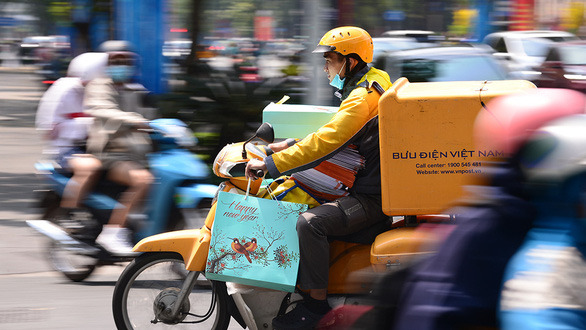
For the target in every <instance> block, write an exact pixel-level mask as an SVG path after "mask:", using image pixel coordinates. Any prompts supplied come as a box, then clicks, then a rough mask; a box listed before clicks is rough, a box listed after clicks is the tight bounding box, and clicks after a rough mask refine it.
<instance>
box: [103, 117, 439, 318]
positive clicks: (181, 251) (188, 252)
mask: <svg viewBox="0 0 586 330" xmlns="http://www.w3.org/2000/svg"><path fill="white" fill-rule="evenodd" d="M253 138H259V139H261V140H263V141H265V142H267V143H270V142H272V140H273V129H272V127H271V126H270V124H268V123H264V124H263V125H262V126H261V127H260V128H259V129H258V130H257V132H256V134H255V136H254V137H253ZM253 138H251V139H249V141H247V142H241V143H235V144H230V145H227V146H226V147H224V149H223V150H222V151H221V152H220V153H219V154H218V156H217V157H216V159H215V161H214V164H213V168H214V173H215V174H216V175H218V176H220V177H223V178H227V179H228V180H227V181H225V182H223V183H221V184H220V186H219V187H218V191H226V192H231V193H237V194H245V193H246V190H247V189H249V193H250V194H252V195H254V194H257V193H259V191H260V190H261V189H260V188H261V184H262V177H263V175H262V174H263V173H258V174H259V179H257V180H254V181H253V182H249V181H248V180H247V179H246V178H245V174H244V173H245V168H246V163H247V162H248V161H249V160H250V159H251V158H264V157H266V155H267V153H268V152H270V150H269V148H268V147H266V146H264V145H261V144H255V143H254V142H250V141H252V140H253ZM215 209H216V204H215V203H214V204H213V205H212V208H211V210H210V212H209V214H208V216H207V218H206V221H205V224H204V226H202V228H200V229H193V230H182V231H176V232H170V233H164V234H160V235H155V236H151V237H148V238H146V239H143V240H142V241H140V242H139V243H138V244H137V245H136V246H135V248H134V250H135V251H137V252H144V253H143V254H142V255H140V256H139V257H137V258H136V259H134V260H133V261H132V262H131V263H130V264H129V265H128V267H126V269H125V270H124V272H123V273H122V274H121V276H120V278H119V280H118V282H117V284H116V288H115V290H114V298H113V313H114V319H115V322H116V326H117V327H118V329H142V328H144V327H151V328H156V326H155V325H160V326H161V327H164V326H167V325H170V324H173V325H175V326H177V327H178V328H182V327H184V326H188V325H189V324H194V323H197V324H205V328H209V329H227V327H228V324H229V322H230V320H231V318H233V319H235V320H236V321H237V322H238V323H239V324H240V325H241V326H242V327H243V328H246V327H248V328H249V329H267V327H268V328H270V327H271V326H270V324H271V320H272V318H273V317H275V316H276V315H277V314H278V313H283V312H284V310H286V309H287V307H288V305H289V304H290V303H292V300H294V299H295V297H293V298H292V297H291V296H290V295H287V293H286V292H280V291H274V290H269V289H263V288H256V287H250V286H244V285H237V284H234V283H223V282H217V281H209V280H207V279H206V277H205V264H206V260H207V256H208V251H209V244H210V239H211V228H212V226H213V223H214V215H215ZM391 220H394V221H393V222H394V223H393V224H391V223H390V222H391ZM421 221H449V217H447V216H434V217H429V216H427V217H422V216H420V217H390V218H389V223H388V224H382V225H380V226H375V227H372V228H367V229H365V230H364V231H362V232H360V233H357V234H356V235H352V238H351V239H346V240H345V239H343V238H340V239H338V240H334V241H332V243H331V257H330V258H331V262H330V278H329V287H328V292H329V294H330V297H331V300H332V302H333V304H334V305H337V304H340V303H350V302H351V301H356V299H359V297H361V296H362V295H364V294H366V293H367V292H368V291H369V290H370V289H371V287H372V285H373V283H374V281H373V276H375V275H376V274H377V273H379V274H382V273H384V272H387V271H388V270H389V269H391V268H393V266H394V265H399V264H402V263H406V262H408V260H411V259H413V258H415V257H417V256H420V255H421V254H423V253H424V252H422V248H423V244H424V243H429V241H430V238H431V235H428V234H425V233H423V232H420V231H416V230H415V228H416V227H415V226H413V225H414V224H416V223H418V222H421ZM375 237H376V238H375ZM373 240H374V241H373ZM294 296H295V295H294ZM352 299H354V300H352Z"/></svg>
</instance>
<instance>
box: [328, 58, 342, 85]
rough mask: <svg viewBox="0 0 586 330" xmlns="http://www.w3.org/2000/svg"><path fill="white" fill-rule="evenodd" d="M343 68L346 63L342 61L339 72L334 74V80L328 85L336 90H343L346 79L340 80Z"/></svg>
mask: <svg viewBox="0 0 586 330" xmlns="http://www.w3.org/2000/svg"><path fill="white" fill-rule="evenodd" d="M344 66H346V61H344V64H342V68H340V71H339V72H338V73H337V74H336V76H335V77H334V79H332V81H331V82H330V85H331V86H333V87H336V88H337V89H342V88H344V81H345V80H346V77H344V79H340V72H342V70H344Z"/></svg>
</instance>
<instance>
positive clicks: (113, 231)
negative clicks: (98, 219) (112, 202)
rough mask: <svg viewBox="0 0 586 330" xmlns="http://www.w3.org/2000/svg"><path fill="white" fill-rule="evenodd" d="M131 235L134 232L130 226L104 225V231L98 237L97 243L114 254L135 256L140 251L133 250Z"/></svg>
mask: <svg viewBox="0 0 586 330" xmlns="http://www.w3.org/2000/svg"><path fill="white" fill-rule="evenodd" d="M131 235H132V232H131V231H130V230H129V229H128V228H123V227H114V226H104V228H103V229H102V232H101V233H100V235H99V236H98V238H96V243H98V244H100V245H101V246H102V247H103V248H104V249H106V250H107V251H108V252H110V253H111V254H112V255H114V256H121V257H126V256H128V257H130V256H135V255H137V254H138V253H136V252H132V248H133V245H132V243H131V241H130V237H131Z"/></svg>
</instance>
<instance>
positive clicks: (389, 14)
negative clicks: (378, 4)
mask: <svg viewBox="0 0 586 330" xmlns="http://www.w3.org/2000/svg"><path fill="white" fill-rule="evenodd" d="M383 18H384V19H385V21H402V20H404V19H405V12H404V11H401V10H387V11H385V12H383Z"/></svg>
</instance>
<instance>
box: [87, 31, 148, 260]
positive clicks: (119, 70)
mask: <svg viewBox="0 0 586 330" xmlns="http://www.w3.org/2000/svg"><path fill="white" fill-rule="evenodd" d="M100 49H101V50H102V51H104V52H106V53H107V54H108V66H107V68H106V77H99V78H96V79H94V80H92V81H91V82H90V83H89V84H88V86H87V87H86V94H85V99H84V111H85V113H86V114H89V115H91V116H92V117H94V124H93V126H92V127H91V129H90V131H89V137H88V143H87V150H88V152H89V153H91V154H93V155H94V156H95V157H96V158H97V159H99V160H100V162H101V163H102V167H101V169H100V170H101V171H103V172H104V173H105V177H106V179H108V180H111V181H113V182H116V183H119V184H121V185H124V186H127V187H128V189H127V190H126V191H125V192H124V193H122V195H121V197H120V199H119V203H120V204H121V205H122V207H119V208H115V209H114V210H113V211H112V214H111V216H110V219H109V221H108V223H107V224H106V225H104V227H103V229H102V232H101V233H100V235H99V236H98V237H97V239H96V242H97V243H99V244H100V245H102V246H103V247H104V248H106V249H107V250H108V251H110V252H111V253H113V254H115V255H127V254H129V253H131V251H132V247H133V244H132V240H131V231H130V229H128V228H127V227H126V224H127V218H128V216H129V214H130V213H131V212H135V211H136V210H137V209H138V207H139V206H140V204H141V202H142V200H143V197H145V195H146V193H147V191H148V188H149V186H150V184H151V182H152V181H153V176H152V174H151V173H150V172H149V170H148V169H147V168H146V154H147V153H148V152H149V151H150V146H151V145H150V141H149V139H148V136H147V134H146V133H144V132H140V131H139V129H140V128H148V120H147V118H145V116H143V115H141V114H140V113H141V112H142V113H145V112H144V110H145V108H143V107H142V104H141V102H140V98H139V97H137V95H138V93H136V89H135V88H134V87H132V88H129V86H128V84H127V83H128V82H130V81H131V79H132V77H133V75H134V71H135V61H136V57H137V55H136V54H135V53H133V52H131V51H130V45H129V43H128V42H126V41H121V40H110V41H106V42H104V43H103V44H102V45H101V46H100Z"/></svg>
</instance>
